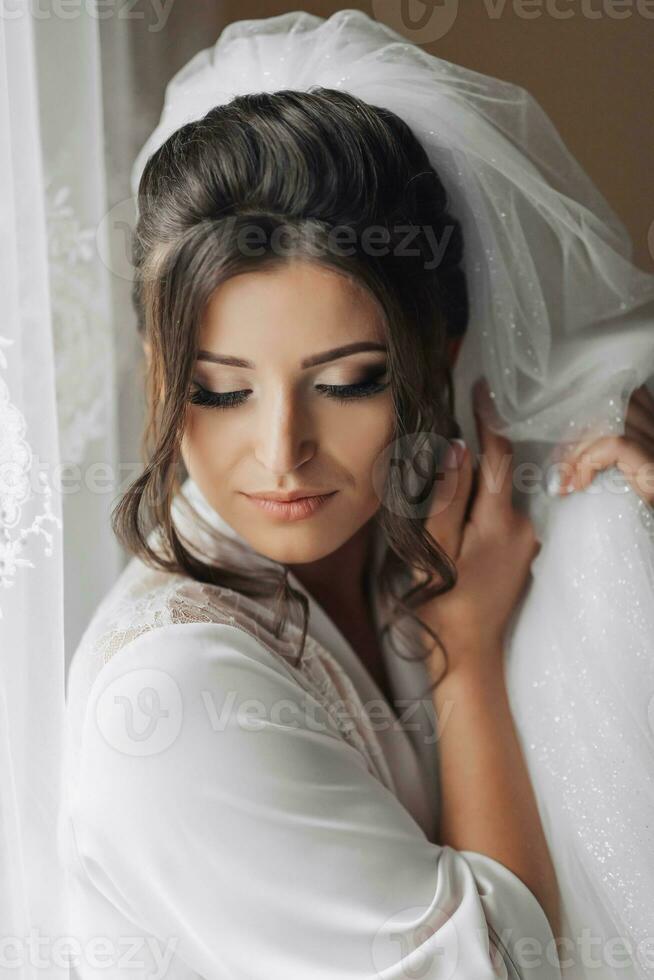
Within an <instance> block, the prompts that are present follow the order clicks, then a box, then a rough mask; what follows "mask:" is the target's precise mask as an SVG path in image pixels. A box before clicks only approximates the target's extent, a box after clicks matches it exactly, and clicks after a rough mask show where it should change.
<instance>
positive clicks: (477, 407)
mask: <svg viewBox="0 0 654 980" xmlns="http://www.w3.org/2000/svg"><path fill="white" fill-rule="evenodd" d="M474 395H475V403H474V414H475V422H476V425H477V433H478V436H479V446H480V453H479V473H478V487H477V495H476V498H475V502H474V505H473V508H472V511H471V519H473V520H486V519H491V520H492V519H494V518H495V517H496V515H497V512H498V509H499V510H503V511H505V512H506V513H507V514H508V513H509V512H510V511H511V510H512V496H511V495H512V489H513V446H512V444H511V442H510V440H509V439H506V438H505V437H504V436H501V435H498V433H497V432H495V431H494V430H493V429H492V428H491V427H490V425H489V422H497V421H498V420H499V416H498V414H497V411H496V409H495V406H494V404H493V402H492V399H491V398H490V395H489V393H488V386H487V384H486V383H485V382H483V381H482V382H481V383H479V382H478V383H477V384H476V385H475V388H474Z"/></svg>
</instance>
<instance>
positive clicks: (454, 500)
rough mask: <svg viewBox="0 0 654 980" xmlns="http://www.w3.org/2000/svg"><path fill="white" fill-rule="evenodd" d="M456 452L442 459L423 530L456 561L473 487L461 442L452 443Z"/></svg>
mask: <svg viewBox="0 0 654 980" xmlns="http://www.w3.org/2000/svg"><path fill="white" fill-rule="evenodd" d="M449 449H450V450H451V451H452V452H456V454H457V455H456V458H455V457H454V455H450V456H449V457H448V456H447V455H446V457H445V459H444V468H443V470H442V472H441V479H439V480H438V482H437V485H436V487H435V489H434V493H433V497H432V501H431V502H430V506H429V517H428V518H427V520H426V521H425V527H426V528H427V530H428V531H429V533H430V534H431V536H432V537H433V539H434V540H435V541H436V542H437V544H439V545H440V547H441V548H443V550H444V551H446V552H447V554H448V555H449V556H450V557H451V558H453V559H454V560H455V561H456V559H457V558H458V557H459V552H460V551H461V541H462V538H463V527H464V524H465V513H466V505H467V503H468V498H469V496H470V490H471V486H472V479H473V472H472V456H471V453H470V450H469V449H468V448H467V446H466V445H465V443H464V442H463V440H462V439H453V440H451V442H450V447H449Z"/></svg>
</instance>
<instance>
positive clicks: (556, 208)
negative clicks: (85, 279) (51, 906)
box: [62, 10, 654, 980]
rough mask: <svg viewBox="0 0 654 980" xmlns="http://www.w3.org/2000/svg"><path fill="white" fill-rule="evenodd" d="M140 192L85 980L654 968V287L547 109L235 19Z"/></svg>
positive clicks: (411, 53) (99, 696)
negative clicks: (139, 469) (132, 427)
mask: <svg viewBox="0 0 654 980" xmlns="http://www.w3.org/2000/svg"><path fill="white" fill-rule="evenodd" d="M134 180H135V184H136V186H135V190H138V206H139V220H138V225H137V228H136V234H135V239H134V260H135V271H136V276H135V289H134V299H135V304H136V309H137V313H138V316H139V329H140V330H141V333H142V338H143V343H144V349H145V351H146V355H147V363H148V375H147V379H148V396H149V408H150V417H149V420H148V426H147V430H146V434H145V435H146V438H145V440H144V450H145V465H144V470H143V473H142V474H141V476H140V477H139V478H138V479H137V480H136V481H135V482H134V483H133V485H132V486H131V487H130V488H129V489H128V491H127V493H126V494H125V495H124V497H123V498H122V500H121V501H120V502H119V505H118V507H117V509H116V512H115V515H114V526H115V530H116V532H117V534H118V535H119V537H120V539H121V541H122V542H123V543H124V544H125V546H126V547H127V548H128V549H129V550H130V552H131V553H132V555H133V558H132V560H131V562H130V563H129V565H128V567H127V568H126V569H125V571H124V572H123V574H122V575H121V577H120V579H119V580H118V582H117V583H116V584H115V585H114V587H113V588H112V590H111V591H110V593H109V594H108V595H107V596H106V597H105V599H104V600H103V602H102V603H101V605H100V607H99V608H98V610H97V611H96V614H95V616H94V617H93V620H92V622H91V623H90V624H89V627H88V629H87V631H86V633H85V635H84V637H83V638H82V641H81V643H80V646H79V648H78V650H77V651H76V654H75V657H74V658H73V663H72V666H71V670H70V675H69V687H68V711H69V721H70V726H69V744H68V752H67V775H68V780H69V794H68V799H69V800H70V806H69V808H68V813H67V814H66V817H65V820H64V821H63V831H64V836H63V838H62V839H63V842H64V847H65V856H66V861H67V865H68V867H69V871H70V887H71V893H70V894H71V906H70V912H71V928H72V930H73V934H74V935H75V936H76V937H77V938H78V939H79V940H80V941H84V946H83V948H84V951H85V955H84V957H83V962H81V963H79V964H77V972H78V975H79V976H80V977H82V978H86V977H91V976H97V975H98V974H99V972H100V969H102V975H103V976H105V977H106V976H114V975H116V976H117V975H119V974H120V973H121V972H123V971H124V969H125V968H126V966H127V965H129V966H130V967H131V968H132V969H134V968H138V970H139V971H140V972H138V974H137V975H139V976H146V975H148V976H151V975H152V974H153V973H154V972H155V971H156V973H157V975H158V976H174V977H176V978H191V977H194V978H195V977H206V978H209V977H216V978H218V977H244V978H245V977H247V978H248V980H255V978H259V977H264V976H265V977H269V976H272V977H280V978H281V977H283V978H285V980H286V978H288V980H290V978H295V977H297V978H302V980H305V978H310V977H316V978H318V977H325V978H326V977H329V978H330V980H331V978H334V977H338V976H342V977H344V978H345V977H347V978H350V977H351V978H354V977H357V978H359V977H360V978H363V977H376V976H382V977H385V978H387V980H391V978H393V980H395V978H404V977H409V976H412V977H416V976H420V977H425V978H431V977H433V978H436V977H438V978H445V977H455V976H456V977H466V978H467V977H470V978H473V977H474V978H482V977H493V976H498V977H504V976H520V977H538V978H546V977H547V978H550V977H556V976H559V975H560V973H563V975H564V976H568V977H584V976H595V977H609V976H615V975H620V976H625V977H626V976H629V977H640V976H649V975H651V972H652V969H653V966H652V958H651V956H650V951H648V948H647V939H648V935H649V933H648V930H649V932H651V928H650V925H651V923H650V922H649V911H648V910H649V908H651V907H652V906H651V898H652V897H653V896H652V893H653V892H654V885H653V882H654V867H653V866H652V862H653V857H652V854H653V853H654V852H653V851H652V849H651V847H649V844H650V843H651V836H652V831H651V822H650V821H651V815H652V802H653V800H654V787H652V777H651V749H652V728H651V723H650V720H651V721H654V709H652V711H651V713H650V720H648V715H647V699H648V698H651V697H652V692H653V689H652V683H651V682H652V665H651V657H649V656H648V652H649V650H650V649H651V637H652V635H653V633H652V627H653V623H652V617H653V613H652V608H653V605H652V603H651V598H652V587H653V584H654V577H653V576H652V541H653V538H652V530H651V520H652V519H651V513H650V511H649V508H648V503H649V502H651V499H652V498H651V488H650V487H649V486H648V485H646V483H645V477H646V475H647V472H648V470H647V466H648V465H649V466H650V467H651V464H652V462H654V459H653V454H652V451H651V421H650V419H651V415H652V402H651V396H650V395H649V393H648V391H647V389H646V388H645V387H644V386H643V382H644V381H646V380H647V378H648V377H649V376H650V375H651V374H652V373H653V372H654V349H653V348H654V344H653V341H652V337H651V333H650V327H651V317H652V312H653V310H654V305H653V304H654V283H653V282H652V279H651V277H648V276H646V275H645V274H644V273H640V272H639V271H638V270H637V269H635V268H634V267H633V266H632V265H631V263H630V261H629V249H628V242H627V240H626V237H625V235H624V232H623V230H622V229H621V227H620V226H619V223H618V222H617V219H615V217H614V216H613V215H612V214H611V212H610V211H609V209H608V207H607V205H606V204H605V202H604V201H603V200H602V199H601V198H600V197H599V195H598V194H597V192H596V191H595V189H594V188H593V187H592V185H591V184H590V182H589V181H588V179H587V178H586V177H585V175H583V173H582V172H581V171H580V170H579V169H578V168H577V167H576V165H575V164H574V161H573V160H572V158H571V157H570V156H569V155H568V154H567V151H566V150H565V148H564V147H563V146H562V144H561V143H560V141H559V140H558V138H557V137H556V134H555V132H554V130H553V129H552V127H551V124H550V123H549V121H548V120H547V119H546V117H545V116H544V115H543V114H542V113H541V111H540V110H539V108H538V106H537V105H536V104H535V103H534V102H533V100H531V99H530V98H529V97H528V95H527V94H526V93H525V92H524V91H523V90H520V89H516V88H515V87H514V86H510V85H508V84H507V83H504V82H499V81H496V80H493V79H488V78H486V77H485V76H482V75H478V74H477V73H474V72H471V71H468V70H465V69H462V68H459V67H457V66H455V65H451V64H448V63H447V62H443V61H441V60H439V59H435V58H432V57H430V56H428V55H426V54H425V53H424V52H421V51H420V50H419V49H417V48H415V47H413V46H412V45H409V44H407V43H406V42H403V41H402V39H401V38H400V37H399V36H398V35H396V34H394V33H393V32H392V31H390V30H389V29H388V28H385V27H383V26H382V25H381V24H378V23H376V22H374V21H372V20H371V19H369V18H368V17H367V16H366V15H364V14H362V13H359V12H357V11H351V10H345V11H340V12H339V13H337V14H335V15H333V16H332V17H331V18H329V19H328V20H324V21H323V20H321V19H320V18H317V17H313V16H311V15H308V14H305V13H300V12H295V13H292V14H287V15H284V16H282V17H273V18H269V19H267V20H262V21H243V22H239V23H237V24H232V25H231V26H230V27H229V28H228V29H227V30H225V31H224V32H223V34H222V35H221V37H220V39H219V40H218V42H217V44H216V46H215V47H214V48H212V49H209V50H207V51H203V52H200V54H199V55H197V56H196V57H195V58H194V59H193V60H192V61H191V62H190V63H189V64H188V65H187V66H186V67H185V68H184V69H183V70H182V71H181V72H180V73H179V74H178V75H177V76H176V77H175V78H174V79H173V81H172V82H171V83H170V85H169V87H168V90H167V96H166V105H165V108H164V113H163V116H162V121H161V123H160V125H159V127H158V128H157V129H156V130H155V132H154V133H153V135H152V137H151V138H150V140H149V141H148V143H147V144H146V145H145V147H144V148H143V150H142V151H141V154H140V155H139V158H138V159H137V161H136V164H135V169H134ZM482 377H483V378H485V379H487V384H486V385H484V384H482V383H477V384H474V382H476V381H478V380H479V379H480V378H482ZM628 405H629V412H630V419H629V421H628V426H627V427H626V426H625V421H626V420H625V416H626V414H627V406H628ZM555 463H556V464H559V470H558V471H557V470H556V469H555V467H554V464H555ZM557 472H558V473H559V474H561V473H562V474H563V475H566V473H567V474H569V475H571V476H572V486H573V487H575V488H576V489H577V491H578V492H577V493H573V494H568V495H565V496H557V495H556V494H555V493H554V492H553V491H552V478H553V477H554V476H555V475H556V473H557ZM530 473H531V477H529V474H530ZM596 474H597V475H596ZM530 481H531V482H530ZM559 482H560V481H559ZM548 488H549V490H550V492H548ZM293 498H295V499H293ZM648 725H649V727H648ZM648 899H649V900H650V902H649V904H647V900H648ZM98 936H101V937H102V938H103V941H104V947H103V949H104V956H105V958H104V960H103V961H102V963H101V964H99V963H98V960H97V955H96V952H97V951H95V949H94V947H93V941H94V939H97V937H98ZM126 938H129V940H130V943H127V946H128V947H129V948H127V946H126ZM648 956H650V958H649V960H648ZM126 957H127V959H126Z"/></svg>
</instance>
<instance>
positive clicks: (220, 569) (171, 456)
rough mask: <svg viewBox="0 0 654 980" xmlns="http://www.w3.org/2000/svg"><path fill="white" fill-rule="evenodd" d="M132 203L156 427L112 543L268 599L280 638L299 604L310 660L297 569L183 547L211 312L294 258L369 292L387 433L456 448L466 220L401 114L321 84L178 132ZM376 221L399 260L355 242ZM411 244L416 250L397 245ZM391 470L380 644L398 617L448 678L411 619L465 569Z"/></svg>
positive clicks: (252, 102) (118, 510) (254, 98)
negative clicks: (281, 246)
mask: <svg viewBox="0 0 654 980" xmlns="http://www.w3.org/2000/svg"><path fill="white" fill-rule="evenodd" d="M138 206H139V218H138V223H137V226H136V229H135V234H134V238H133V242H132V258H133V265H134V270H135V277H134V285H133V293H132V298H133V302H134V307H135V310H136V314H137V319H138V330H139V333H140V334H141V338H142V340H144V341H147V342H148V343H149V345H150V351H151V358H150V367H149V369H148V373H147V377H146V385H147V396H148V397H147V404H148V416H147V420H146V426H145V429H144V433H143V439H142V446H141V451H142V455H143V460H144V470H143V472H142V473H141V475H140V476H139V477H138V478H137V479H136V480H135V481H134V482H133V483H132V484H131V485H130V486H129V488H128V489H127V491H126V492H125V493H124V495H123V496H122V498H121V499H120V501H119V502H118V504H117V506H116V507H115V509H114V511H113V513H112V525H113V529H114V532H115V533H116V535H117V536H118V538H119V540H120V541H121V543H122V544H123V546H124V547H125V548H126V549H127V550H128V551H129V552H131V553H132V554H133V555H138V556H139V557H140V558H141V560H143V561H144V562H145V563H146V564H148V565H150V566H152V567H156V568H160V569H165V570H167V571H171V572H177V573H182V574H185V575H188V576H191V577H192V578H193V579H196V580H198V581H202V582H205V583H209V584H213V585H219V586H223V587H226V588H229V589H233V590H235V591H237V592H241V593H243V594H245V595H248V596H262V595H265V596H270V597H272V598H273V600H274V602H275V609H276V610H278V616H277V619H276V623H275V627H274V629H275V630H276V633H277V635H279V634H280V633H281V631H282V630H283V629H284V627H285V624H286V622H287V619H288V617H289V614H290V612H291V610H297V609H298V607H299V609H300V611H301V617H302V639H301V644H300V649H299V652H298V660H297V662H298V663H299V661H300V659H301V657H302V655H303V652H304V646H305V639H306V634H307V628H308V618H309V608H308V602H307V599H306V596H304V595H303V594H302V593H301V592H299V591H298V590H296V589H294V588H293V587H292V586H291V584H290V583H289V581H288V568H287V567H286V566H285V565H283V564H280V563H276V562H272V563H269V566H268V570H267V571H266V570H264V571H263V574H261V575H257V576H249V575H245V574H243V573H242V572H239V570H238V567H237V565H236V564H235V566H234V567H233V568H229V567H228V566H227V565H226V564H224V563H222V562H221V564H220V565H215V564H209V563H207V562H205V561H203V560H201V558H200V557H198V556H197V555H194V554H193V553H192V552H191V551H190V550H189V549H188V548H187V547H186V546H185V544H184V542H183V540H182V539H181V538H180V537H179V535H178V534H177V531H176V529H175V526H174V524H173V520H172V515H171V504H172V500H173V497H174V495H175V494H176V493H177V492H178V490H179V489H180V487H181V483H182V482H183V479H184V478H185V476H186V472H185V466H184V462H183V459H182V457H181V453H180V443H181V439H182V436H183V433H184V429H185V425H186V418H187V412H188V407H189V390H190V385H191V380H192V371H193V366H194V363H195V359H196V351H197V345H198V338H199V331H200V324H201V319H202V314H203V311H204V308H205V306H206V304H207V302H208V300H209V298H210V297H211V295H212V293H213V292H214V290H215V289H216V288H217V287H218V286H219V285H220V284H221V283H223V282H225V281H226V280H227V279H229V278H230V277H231V276H234V275H238V274H240V273H243V272H247V271H250V270H254V269H261V268H262V267H265V266H273V265H279V264H283V263H284V262H287V261H290V260H293V259H304V260H309V261H311V262H317V263H319V264H321V265H322V266H325V267H327V268H329V269H331V270H332V271H334V272H337V273H338V274H340V275H344V276H346V277H348V278H349V279H350V280H351V281H354V282H356V283H357V284H359V285H362V286H363V287H365V288H366V289H367V290H369V292H370V293H371V294H372V296H373V297H374V298H375V299H376V300H377V302H378V303H379V304H380V306H381V308H382V310H383V313H384V318H385V323H386V333H387V344H388V350H389V372H390V386H391V391H392V396H393V403H394V409H395V432H394V438H395V439H403V438H404V437H411V438H414V434H416V433H417V434H419V436H418V438H419V439H423V440H424V439H426V440H427V442H428V439H429V435H430V434H435V435H437V436H440V437H442V438H444V439H450V438H453V437H456V436H458V435H460V431H459V428H458V425H457V423H456V421H455V419H454V407H453V406H454V391H453V385H452V378H451V371H450V364H449V358H448V349H449V348H448V345H451V344H452V342H456V340H457V338H458V339H459V340H460V338H461V336H462V334H463V333H464V331H465V328H466V325H467V320H468V294H467V288H466V281H465V276H464V273H463V270H462V268H461V261H462V255H463V241H462V234H461V227H460V224H459V222H458V221H457V220H456V219H455V218H454V216H453V215H452V214H451V213H450V212H449V211H448V202H447V195H446V192H445V189H444V187H443V185H442V183H441V181H440V179H439V177H438V174H437V173H436V171H435V170H434V168H433V167H432V166H431V164H430V162H429V158H428V156H427V154H426V152H425V150H424V148H423V146H422V145H421V144H420V142H419V141H418V140H417V139H416V137H415V136H414V134H413V132H412V131H411V129H410V128H409V126H408V125H407V124H406V123H405V122H403V120H402V119H400V118H399V117H398V116H397V115H396V114H395V113H393V112H391V111H389V110H388V109H385V108H381V107H376V106H373V105H369V104H367V103H366V102H364V101H362V100H360V99H358V98H356V97H355V96H353V95H351V94H349V93H347V92H342V91H340V90H336V89H329V88H319V87H314V88H313V89H312V90H310V91H308V92H305V91H294V90H284V91H278V92H274V93H271V94H264V93H262V94H257V95H243V96H238V97H236V98H234V99H233V100H232V101H231V102H230V103H229V104H227V105H222V106H217V107H216V108H214V109H211V110H210V111H209V112H208V113H207V114H206V115H205V116H204V117H203V118H202V119H200V120H198V121H196V122H191V123H188V124H186V125H184V126H182V127H181V128H180V129H178V130H177V131H176V132H175V133H173V134H172V135H171V136H170V137H169V138H168V139H167V140H166V142H165V143H164V144H163V145H162V146H161V147H160V148H159V149H158V150H157V151H156V152H155V153H154V154H153V155H152V156H151V157H150V158H149V160H148V161H147V164H146V166H145V169H144V171H143V174H142V177H141V180H140V184H139V189H138ZM373 226H374V227H375V228H382V229H385V230H387V238H386V241H387V242H388V243H389V247H388V248H386V249H385V250H384V251H383V253H382V254H379V250H377V252H376V253H375V250H374V249H370V248H362V247H361V244H360V242H361V238H362V235H363V234H364V233H365V231H366V229H370V228H371V227H373ZM253 227H254V228H256V229H258V230H259V231H260V233H261V235H260V238H259V242H261V241H263V242H264V243H266V244H263V245H262V247H261V248H260V249H259V252H258V253H257V254H245V252H244V249H243V245H242V243H243V237H242V236H243V232H244V229H246V228H249V229H252V228H253ZM337 227H338V228H341V227H345V228H347V229H351V230H352V232H353V238H354V242H355V243H356V244H354V245H353V246H352V248H351V254H348V255H343V254H338V253H337V252H335V251H334V249H333V248H330V247H329V241H330V239H329V235H330V232H332V231H333V229H335V228H337ZM425 227H428V228H429V229H430V231H431V232H432V233H433V235H435V236H436V240H437V241H438V242H439V243H440V242H441V241H443V236H444V235H445V236H446V247H445V249H444V250H443V251H442V254H441V255H440V257H439V261H438V264H437V265H436V266H435V267H428V266H429V264H428V263H427V261H426V259H427V258H428V257H429V258H433V255H432V252H431V248H432V244H433V242H432V241H431V240H429V239H428V238H427V236H426V235H425V233H424V229H425ZM280 229H285V230H286V231H287V232H288V231H289V230H290V231H291V232H292V235H291V238H292V246H291V249H290V250H289V251H287V252H286V254H285V256H283V257H282V256H280V254H279V253H278V252H277V251H276V250H275V249H273V248H272V247H271V246H270V239H271V236H273V235H274V233H275V232H276V231H279V230H280ZM408 231H410V232H411V235H410V237H407V232H408ZM407 241H408V242H410V247H408V248H402V247H401V246H402V243H403V242H407ZM371 252H372V253H373V254H370V253H371ZM432 264H433V263H432ZM392 471H393V468H392V467H391V472H390V473H389V477H388V479H387V485H386V487H385V491H384V496H383V500H384V504H382V506H381V508H380V510H379V511H378V513H377V514H376V515H375V519H376V520H377V521H378V522H379V524H380V525H381V527H382V529H383V533H384V535H385V538H386V541H387V542H388V545H389V547H388V549H387V551H386V556H385V560H384V562H383V565H382V567H381V569H380V571H379V582H378V587H379V588H380V589H381V591H382V596H383V598H384V600H385V601H386V602H387V608H388V609H389V610H390V612H389V616H388V618H387V620H386V622H384V623H383V624H382V631H383V632H386V631H389V630H390V631H391V632H390V638H391V642H392V643H393V645H394V646H395V642H394V636H395V629H398V630H399V629H400V625H401V623H402V621H406V620H408V621H409V622H411V623H413V624H415V625H417V627H418V628H419V630H425V631H426V632H427V633H429V634H430V636H431V637H432V639H433V640H434V643H436V644H438V646H439V647H440V649H441V651H442V653H443V656H444V658H445V664H446V666H445V669H444V672H445V670H446V669H447V653H446V650H445V648H444V646H443V644H442V643H441V641H440V640H439V638H438V636H437V635H436V633H435V632H434V631H433V630H432V629H431V628H430V627H429V626H427V625H426V624H424V623H422V621H421V620H420V619H419V618H418V616H417V615H416V613H415V612H414V610H415V609H416V608H417V607H418V606H420V605H422V604H423V603H424V602H425V601H427V600H428V599H430V598H432V597H434V596H437V595H440V594H441V593H443V592H446V591H448V590H449V589H451V588H452V587H453V586H454V585H455V584H456V578H457V573H456V566H455V565H454V562H453V561H452V559H451V558H450V557H449V556H448V555H447V554H446V553H445V552H444V551H443V550H442V549H441V548H440V547H439V546H438V544H437V543H436V542H435V541H434V539H433V538H432V537H431V535H430V534H429V532H428V531H427V530H426V528H425V526H424V518H419V517H416V516H412V507H411V503H410V502H409V501H408V498H407V491H406V488H405V487H404V485H403V484H402V482H401V480H398V479H397V478H395V477H396V476H397V469H395V477H394V475H393V472H392ZM436 476H437V470H436V469H433V471H432V472H431V474H428V476H427V481H428V482H427V486H426V487H425V488H424V492H423V497H424V498H425V499H427V498H428V497H429V495H430V494H431V492H432V490H433V487H434V483H435V479H436ZM153 527H157V528H159V533H160V535H161V541H162V542H163V544H164V550H163V551H157V550H154V549H153V548H152V547H151V544H150V543H149V541H148V537H149V533H150V531H151V530H152V528H153ZM421 577H422V578H421ZM416 578H418V579H419V580H418V581H416ZM420 578H421V580H420ZM403 580H404V586H403V587H399V583H401V582H402V581H403ZM435 580H436V581H435ZM395 649H396V652H397V654H398V655H399V656H402V654H401V652H400V651H399V650H397V648H395ZM433 649H434V647H433V646H432V647H431V648H430V649H428V650H427V651H426V653H425V657H429V656H431V654H432V651H433ZM438 680H440V678H439V679H438ZM438 680H437V681H435V682H434V685H433V686H435V684H436V683H438ZM431 689H432V688H430V690H431Z"/></svg>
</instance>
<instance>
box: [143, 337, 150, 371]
mask: <svg viewBox="0 0 654 980" xmlns="http://www.w3.org/2000/svg"><path fill="white" fill-rule="evenodd" d="M143 353H144V354H145V360H146V361H147V365H148V367H150V361H151V360H152V348H151V346H150V341H149V340H144V341H143Z"/></svg>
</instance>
